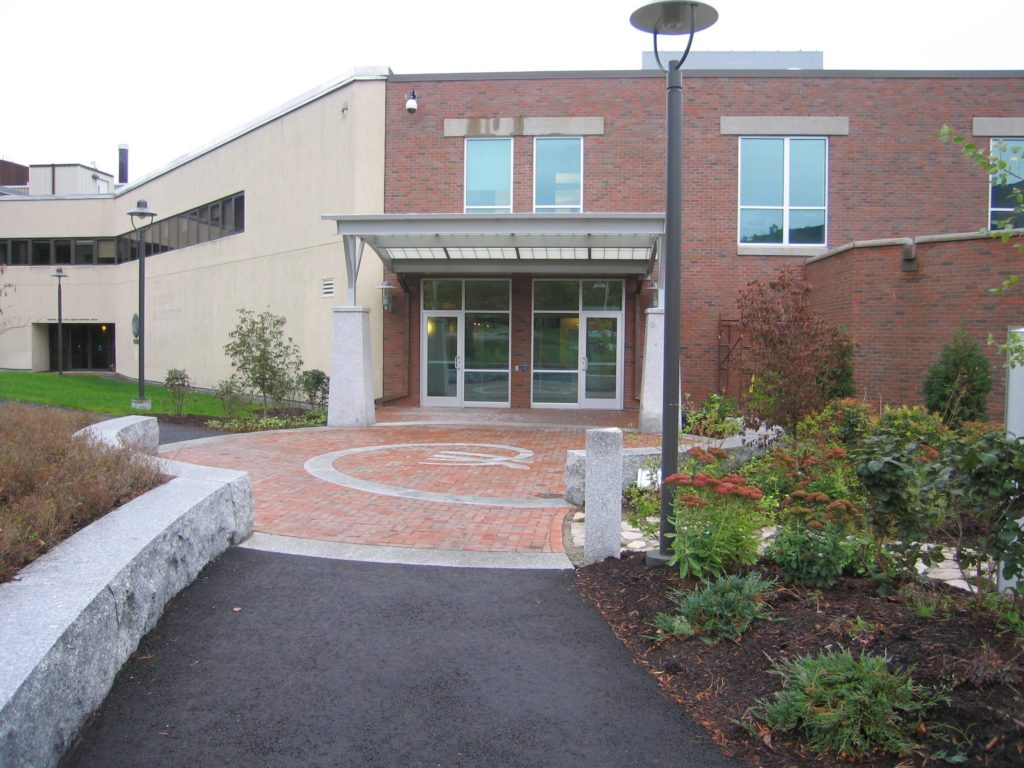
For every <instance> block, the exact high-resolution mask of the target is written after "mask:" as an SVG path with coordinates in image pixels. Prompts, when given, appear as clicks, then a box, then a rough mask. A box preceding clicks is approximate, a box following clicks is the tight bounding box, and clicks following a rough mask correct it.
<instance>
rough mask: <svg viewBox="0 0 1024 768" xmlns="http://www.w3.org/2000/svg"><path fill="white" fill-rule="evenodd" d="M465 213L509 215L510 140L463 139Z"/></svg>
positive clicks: (510, 210)
mask: <svg viewBox="0 0 1024 768" xmlns="http://www.w3.org/2000/svg"><path fill="white" fill-rule="evenodd" d="M465 189H466V210H465V212H466V213H512V139H466V183H465Z"/></svg>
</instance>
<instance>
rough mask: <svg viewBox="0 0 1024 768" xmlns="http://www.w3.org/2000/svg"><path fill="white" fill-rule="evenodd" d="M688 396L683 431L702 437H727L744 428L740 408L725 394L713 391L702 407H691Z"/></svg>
mask: <svg viewBox="0 0 1024 768" xmlns="http://www.w3.org/2000/svg"><path fill="white" fill-rule="evenodd" d="M686 397H687V410H686V424H685V426H684V427H683V431H684V432H686V434H689V435H699V436H701V437H712V438H725V437H731V436H732V435H735V434H738V433H739V432H740V430H741V429H743V422H742V421H741V420H740V418H739V415H740V409H739V406H738V405H736V403H734V402H733V401H732V400H730V399H729V398H728V397H726V396H725V395H720V394H718V393H717V392H712V393H711V394H710V395H708V396H707V398H706V399H705V400H704V402H703V403H701V404H700V407H698V408H694V409H692V410H691V409H690V408H689V395H687V396H686Z"/></svg>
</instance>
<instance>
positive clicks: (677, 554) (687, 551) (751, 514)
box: [663, 449, 765, 578]
mask: <svg viewBox="0 0 1024 768" xmlns="http://www.w3.org/2000/svg"><path fill="white" fill-rule="evenodd" d="M690 453H691V455H694V454H695V455H696V456H698V457H699V458H703V459H711V460H712V461H713V460H714V458H715V457H714V456H711V455H707V454H706V453H705V452H704V451H703V450H702V449H694V450H691V452H690ZM706 463H710V462H706ZM709 469H710V468H709ZM664 485H665V486H666V489H665V490H664V491H663V492H665V493H672V494H673V499H672V508H673V513H674V514H673V524H674V526H675V532H674V533H673V534H671V535H672V559H671V561H670V562H669V564H670V565H677V566H678V567H679V575H680V576H681V577H683V578H686V577H687V576H690V575H693V576H697V577H703V576H722V575H723V574H725V573H726V572H728V571H732V570H736V569H738V568H741V567H743V566H748V565H753V564H754V563H755V562H757V549H758V544H759V543H760V530H761V527H762V526H763V525H764V524H765V518H764V516H763V515H762V514H761V512H760V510H759V509H758V507H757V504H756V502H757V501H758V500H759V499H761V498H762V496H763V494H762V493H761V491H760V490H759V489H758V488H755V487H753V486H750V485H747V482H746V480H745V479H744V478H743V477H741V476H739V475H736V474H729V475H725V476H724V477H721V478H717V477H714V476H713V475H712V474H710V473H709V472H706V471H705V472H695V473H694V474H692V475H690V474H687V473H676V474H674V475H670V476H669V477H667V478H665V480H664Z"/></svg>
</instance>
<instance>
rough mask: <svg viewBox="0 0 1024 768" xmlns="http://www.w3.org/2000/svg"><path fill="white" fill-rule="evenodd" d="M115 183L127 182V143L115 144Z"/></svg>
mask: <svg viewBox="0 0 1024 768" xmlns="http://www.w3.org/2000/svg"><path fill="white" fill-rule="evenodd" d="M117 183H118V184H127V183H128V145H127V144H118V145H117Z"/></svg>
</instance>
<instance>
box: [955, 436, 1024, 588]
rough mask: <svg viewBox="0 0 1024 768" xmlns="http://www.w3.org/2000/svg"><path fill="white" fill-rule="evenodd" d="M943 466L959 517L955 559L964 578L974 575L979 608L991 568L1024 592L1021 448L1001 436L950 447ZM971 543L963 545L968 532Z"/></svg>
mask: <svg viewBox="0 0 1024 768" xmlns="http://www.w3.org/2000/svg"><path fill="white" fill-rule="evenodd" d="M945 458H946V460H947V461H948V462H949V464H950V465H951V466H952V468H953V470H954V471H953V473H952V475H951V480H950V484H949V486H948V488H947V492H948V494H949V497H950V498H951V500H952V502H953V504H954V507H955V509H956V511H957V513H958V514H957V516H956V517H955V518H954V520H955V522H956V531H955V535H956V541H957V544H956V559H957V563H958V564H959V566H960V568H961V570H962V571H963V572H964V576H965V578H966V577H967V575H968V572H969V571H971V570H972V569H973V571H974V573H973V576H974V578H975V581H974V584H975V587H976V590H975V598H976V600H977V605H978V606H979V607H980V606H981V605H982V603H983V601H984V596H985V593H986V592H990V591H991V590H992V587H993V585H992V584H991V583H990V581H989V579H988V578H987V576H986V568H987V566H988V565H989V564H990V563H1002V569H1003V575H1004V577H1006V578H1015V577H1016V578H1018V579H1021V581H1019V582H1018V590H1020V589H1021V587H1022V586H1024V540H1022V537H1021V530H1020V523H1019V522H1018V521H1019V520H1020V518H1021V517H1022V516H1024V494H1021V489H1020V479H1021V477H1022V476H1024V444H1022V443H1021V442H1020V441H1019V440H1014V439H1011V438H1009V437H1007V436H1006V435H1005V434H1004V433H1002V432H989V433H988V434H985V435H982V436H981V437H978V438H975V439H973V440H971V439H966V440H962V441H957V442H952V443H950V444H949V445H948V446H947V451H946V456H945ZM968 531H969V532H970V540H969V541H966V538H967V537H966V535H965V534H966V532H968Z"/></svg>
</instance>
